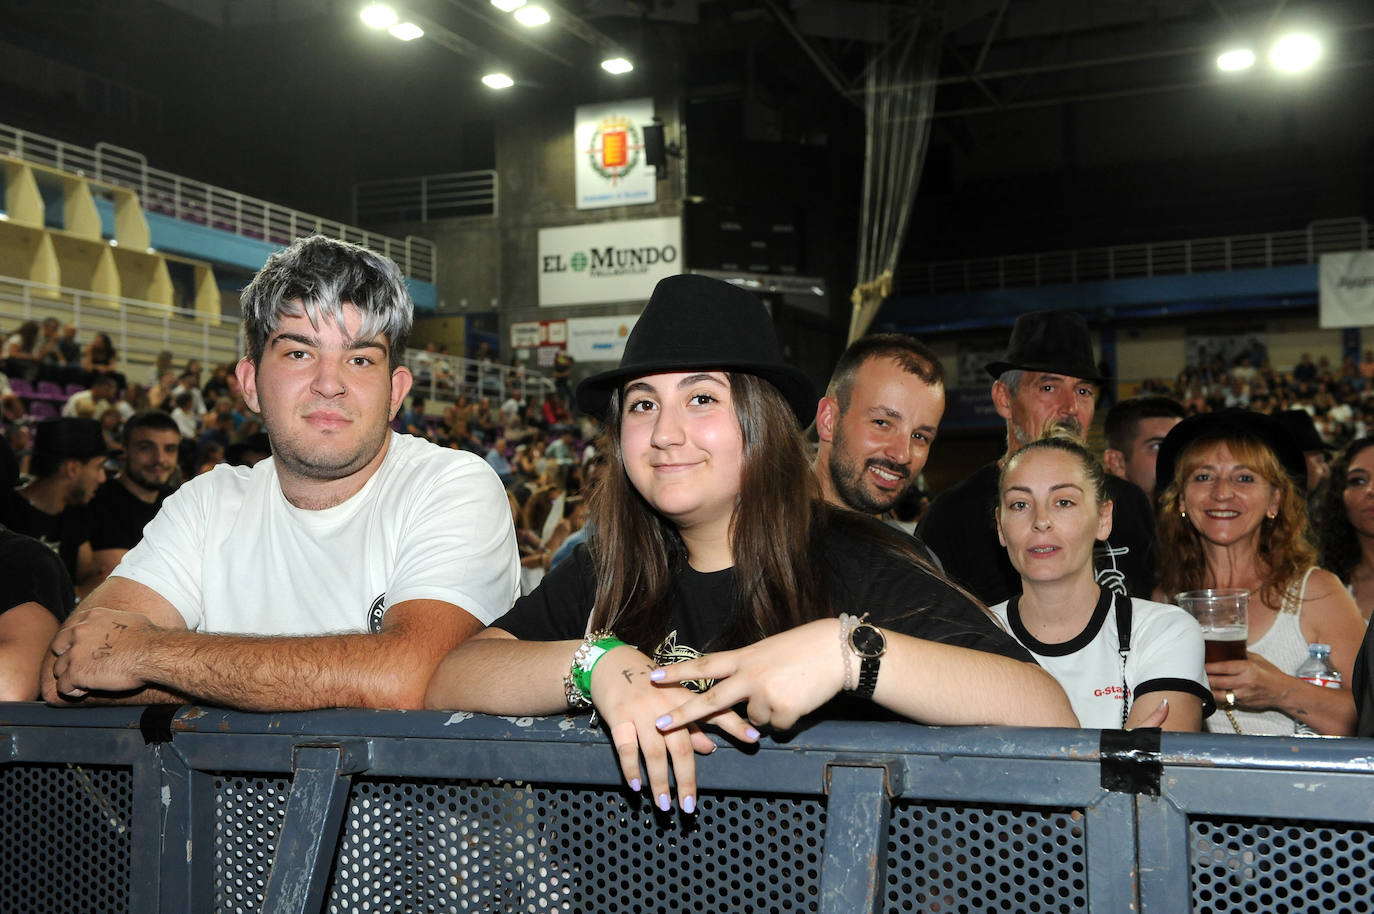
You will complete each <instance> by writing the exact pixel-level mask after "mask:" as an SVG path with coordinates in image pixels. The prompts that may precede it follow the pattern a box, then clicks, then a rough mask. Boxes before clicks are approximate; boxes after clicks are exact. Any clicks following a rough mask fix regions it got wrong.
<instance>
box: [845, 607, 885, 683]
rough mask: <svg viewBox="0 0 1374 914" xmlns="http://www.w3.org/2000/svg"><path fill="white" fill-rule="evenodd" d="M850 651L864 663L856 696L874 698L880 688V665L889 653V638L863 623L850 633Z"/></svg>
mask: <svg viewBox="0 0 1374 914" xmlns="http://www.w3.org/2000/svg"><path fill="white" fill-rule="evenodd" d="M849 649H850V650H851V651H853V652H854V653H855V654H857V655H858V657H859V659H860V660H862V661H863V663H862V664H860V666H859V684H858V686H856V687H855V689H854V694H856V695H858V696H859V697H860V698H872V697H873V691H874V689H876V688H877V687H878V664H879V663H881V662H882V657H883V654H885V653H887V638H885V637H883V633H882V631H881V630H880V629H878V628H876V627H874V626H872V625H869V624H868V623H867V622H862V623H860V624H858V625H856V626H854V628H853V629H852V630H850V632H849Z"/></svg>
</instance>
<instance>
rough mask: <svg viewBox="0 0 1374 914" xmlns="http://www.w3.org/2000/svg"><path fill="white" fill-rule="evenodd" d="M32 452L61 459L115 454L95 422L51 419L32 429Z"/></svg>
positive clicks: (91, 420) (87, 458) (86, 458)
mask: <svg viewBox="0 0 1374 914" xmlns="http://www.w3.org/2000/svg"><path fill="white" fill-rule="evenodd" d="M33 452H34V454H38V455H42V456H45V457H56V458H58V459H59V460H89V459H90V458H92V457H109V456H111V455H113V454H114V453H116V452H114V451H111V450H110V447H109V445H107V444H106V443H105V436H104V434H102V433H101V431H100V423H99V422H98V421H96V420H95V419H49V420H46V421H44V422H39V423H38V424H36V425H35V426H34V427H33Z"/></svg>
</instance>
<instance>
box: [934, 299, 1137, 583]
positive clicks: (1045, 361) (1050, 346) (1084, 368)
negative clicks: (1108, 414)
mask: <svg viewBox="0 0 1374 914" xmlns="http://www.w3.org/2000/svg"><path fill="white" fill-rule="evenodd" d="M987 371H988V374H990V375H992V377H993V378H995V380H994V381H993V384H992V402H993V405H994V406H995V407H996V408H997V414H998V415H999V416H1001V417H1002V418H1003V419H1005V420H1006V423H1007V450H1006V453H1005V454H1004V455H1003V456H1002V458H1001V459H1000V460H998V461H997V463H992V464H988V465H987V466H985V467H983V468H982V469H980V470H978V471H976V472H975V473H974V474H973V475H972V476H970V477H969V478H968V479H965V480H964V481H963V482H961V483H959V484H958V485H957V486H955V487H954V488H952V489H949V490H947V491H946V492H944V493H942V494H941V495H940V496H939V497H938V498H936V499H935V501H934V502H932V503H931V505H930V507H929V508H927V509H926V512H925V514H924V515H922V517H921V522H920V523H919V524H918V525H917V527H916V535H917V536H918V537H920V538H921V539H922V540H923V541H924V542H925V544H926V545H927V546H928V547H929V548H931V549H933V550H934V551H935V554H936V555H938V556H939V557H940V560H941V562H942V563H943V564H944V568H945V572H946V574H948V575H949V576H950V577H951V578H952V579H954V580H955V581H957V582H959V583H960V584H963V585H964V586H965V587H967V588H968V589H969V590H970V591H972V593H973V594H974V595H975V596H977V597H978V599H980V600H982V601H983V602H984V603H986V604H987V605H989V606H993V605H995V604H997V603H1001V602H1002V601H1004V600H1007V599H1010V598H1011V597H1012V596H1013V595H1015V594H1018V593H1020V592H1021V577H1020V575H1019V574H1017V571H1016V569H1015V568H1014V567H1012V564H1011V560H1010V559H1009V558H1007V550H1006V549H1005V548H1004V547H1003V546H1002V545H1001V544H1000V543H998V541H997V528H996V526H995V524H994V521H993V512H994V510H995V509H996V506H997V499H998V493H997V475H998V471H999V469H1000V467H1001V465H1002V463H1003V462H1004V461H1005V460H1006V459H1007V457H1010V456H1011V455H1012V454H1014V453H1016V452H1017V451H1018V450H1020V449H1021V448H1022V447H1024V446H1025V445H1027V444H1029V443H1030V442H1032V441H1034V440H1036V439H1037V438H1039V437H1041V436H1042V435H1044V434H1045V433H1046V432H1057V433H1060V434H1068V435H1072V436H1073V437H1075V438H1077V439H1078V440H1079V441H1083V440H1084V438H1085V437H1086V434H1087V429H1088V427H1089V426H1090V425H1091V424H1092V420H1093V411H1094V409H1095V408H1096V398H1097V390H1098V385H1099V384H1100V383H1101V382H1102V381H1103V380H1104V379H1103V377H1102V375H1101V374H1100V373H1099V371H1098V369H1097V366H1096V364H1095V363H1094V361H1093V347H1092V338H1091V336H1090V335H1089V333H1088V325H1087V323H1086V322H1085V321H1084V320H1083V318H1082V316H1081V315H1078V314H1075V313H1073V312H1070V311H1037V312H1033V313H1030V314H1023V315H1022V316H1021V317H1019V318H1017V319H1016V325H1015V326H1014V327H1013V328H1012V331H1011V341H1010V342H1009V343H1008V345H1007V352H1006V354H1005V355H1004V356H1003V357H1002V358H1001V359H1000V360H998V361H996V362H992V363H991V364H989V365H988V366H987ZM1107 494H1108V495H1109V496H1110V498H1111V500H1112V504H1113V512H1112V533H1111V539H1109V540H1104V541H1102V542H1099V543H1098V544H1097V549H1096V563H1097V581H1098V583H1099V584H1101V585H1102V586H1103V587H1108V588H1110V589H1112V590H1114V591H1116V592H1117V593H1121V594H1130V595H1132V596H1138V597H1147V598H1148V597H1149V596H1150V594H1151V593H1152V592H1153V590H1154V543H1155V533H1154V515H1153V512H1152V510H1151V507H1150V502H1149V499H1148V498H1147V497H1146V496H1145V494H1144V493H1143V492H1141V491H1140V489H1138V488H1136V487H1135V486H1133V485H1131V484H1130V483H1128V482H1126V481H1125V480H1123V479H1118V478H1117V477H1115V476H1108V477H1107Z"/></svg>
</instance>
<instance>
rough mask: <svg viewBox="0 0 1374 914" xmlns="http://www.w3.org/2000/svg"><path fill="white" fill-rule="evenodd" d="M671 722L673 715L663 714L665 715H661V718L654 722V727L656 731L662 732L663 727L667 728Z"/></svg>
mask: <svg viewBox="0 0 1374 914" xmlns="http://www.w3.org/2000/svg"><path fill="white" fill-rule="evenodd" d="M672 722H673V715H671V714H665V715H663V716H662V717H660V718H659V719H658V720H656V721H654V726H655V727H658V729H660V730H662V729H663V728H664V727H666V726H668V725H669V724H671V723H672Z"/></svg>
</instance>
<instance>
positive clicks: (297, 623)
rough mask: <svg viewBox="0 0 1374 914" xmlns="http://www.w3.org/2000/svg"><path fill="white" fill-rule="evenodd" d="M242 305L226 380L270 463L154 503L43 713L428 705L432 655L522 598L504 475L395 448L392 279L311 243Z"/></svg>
mask: <svg viewBox="0 0 1374 914" xmlns="http://www.w3.org/2000/svg"><path fill="white" fill-rule="evenodd" d="M242 305H243V316H244V333H245V337H246V339H247V348H248V355H247V356H246V357H245V358H244V359H243V360H241V361H240V362H239V364H238V367H237V370H236V373H237V375H238V379H239V382H240V383H241V384H242V387H243V393H244V397H245V399H246V400H247V403H248V405H249V407H250V408H252V409H253V410H254V411H255V412H257V413H259V414H260V415H261V416H262V419H263V422H264V424H265V425H266V428H267V431H268V435H269V436H270V438H271V441H272V450H273V455H272V457H271V459H268V460H263V461H261V462H260V463H258V464H257V465H256V466H254V467H252V468H249V467H230V466H227V465H222V466H219V467H216V468H215V469H214V470H213V471H212V472H210V473H208V474H206V475H204V476H200V477H197V478H196V479H194V480H192V481H191V482H189V483H187V484H186V485H184V486H182V487H181V489H180V490H178V491H177V493H176V494H174V495H172V496H171V497H169V498H168V499H167V500H166V502H165V503H164V505H163V508H162V510H161V511H160V512H159V513H158V516H157V518H156V519H155V520H154V521H153V522H152V523H151V524H149V526H148V528H147V530H146V531H145V533H144V538H143V541H142V542H140V543H139V544H138V546H136V547H135V548H134V549H132V550H131V551H130V552H129V553H128V554H127V555H126V556H125V557H124V560H123V561H122V562H121V563H120V564H119V566H118V567H117V568H116V569H115V570H114V572H113V573H112V574H111V576H110V578H109V579H108V580H107V581H106V582H105V583H104V584H103V585H101V586H100V588H98V589H97V590H96V591H94V592H93V593H92V594H91V595H90V597H88V598H87V599H86V600H85V601H83V602H82V604H81V607H82V608H81V609H80V610H79V611H78V612H77V613H76V614H74V615H73V616H72V617H71V618H70V619H69V620H68V621H67V622H66V624H64V625H63V627H62V629H61V630H60V631H59V632H58V633H57V636H56V637H55V638H54V639H53V643H52V653H51V656H50V657H49V658H48V660H47V663H46V665H45V668H44V674H43V697H44V698H45V699H46V700H47V701H49V702H50V703H53V704H66V703H70V702H73V701H77V702H82V701H83V700H84V701H90V700H95V701H119V702H125V703H139V704H142V703H150V702H166V701H174V702H187V701H196V702H204V703H212V704H220V705H228V706H231V707H238V708H245V709H248V710H304V709H309V708H323V707H385V708H414V707H420V706H421V704H422V703H423V699H424V694H425V686H426V684H427V683H428V681H429V677H430V675H431V674H432V673H433V671H434V668H435V666H436V665H437V664H438V662H439V660H440V658H442V657H443V656H444V654H445V653H447V652H448V651H449V650H450V649H451V648H453V647H454V646H455V645H457V644H458V643H459V642H461V641H463V640H464V639H465V638H467V637H468V636H469V635H471V634H472V633H473V632H475V631H477V630H478V629H480V628H481V627H482V626H483V625H484V624H486V623H488V622H490V621H491V620H492V619H494V618H496V617H497V616H499V615H501V614H502V613H504V612H505V611H506V610H507V609H509V608H510V606H511V604H512V603H513V602H514V600H515V598H516V597H517V596H519V558H518V556H517V553H516V549H515V540H514V530H513V528H512V527H511V525H510V519H509V508H508V506H507V503H506V497H505V493H504V491H503V489H502V488H501V483H500V481H499V480H498V479H497V478H496V474H495V473H493V472H492V470H491V468H490V467H488V466H487V464H486V463H485V462H484V461H482V460H481V459H480V458H478V457H474V456H473V455H471V454H465V453H462V452H459V451H451V450H447V449H442V448H439V447H437V446H435V445H433V444H431V443H429V442H427V441H424V440H422V439H418V438H413V437H410V436H405V435H398V434H395V433H393V432H392V431H391V428H390V423H391V420H392V418H393V417H394V416H395V415H396V411H397V409H398V408H399V407H400V404H401V402H402V401H403V400H404V398H405V396H406V394H407V393H408V392H409V390H410V385H411V377H410V372H409V371H408V370H407V369H406V368H405V367H404V366H403V365H402V364H401V362H402V355H403V350H404V347H405V340H406V336H407V335H408V333H409V331H410V325H411V319H412V314H413V304H412V302H411V299H410V295H409V293H408V292H407V291H406V288H405V285H404V282H403V279H402V277H401V273H400V270H399V269H397V267H396V265H395V264H394V263H392V262H391V261H389V260H387V259H386V258H384V257H381V256H379V255H377V254H374V253H372V252H370V251H368V250H366V249H364V248H361V247H358V246H356V245H352V244H348V243H345V242H342V241H335V240H331V239H328V238H323V237H318V236H317V237H311V238H306V239H302V240H300V241H297V242H296V243H295V244H293V245H291V247H289V248H287V249H286V250H284V251H280V252H278V253H276V254H274V255H272V257H271V258H269V259H268V261H267V264H266V266H264V267H263V269H262V270H261V271H259V273H258V275H257V276H256V277H254V279H253V281H252V283H251V284H249V286H248V288H246V289H245V290H244V292H243V296H242Z"/></svg>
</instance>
